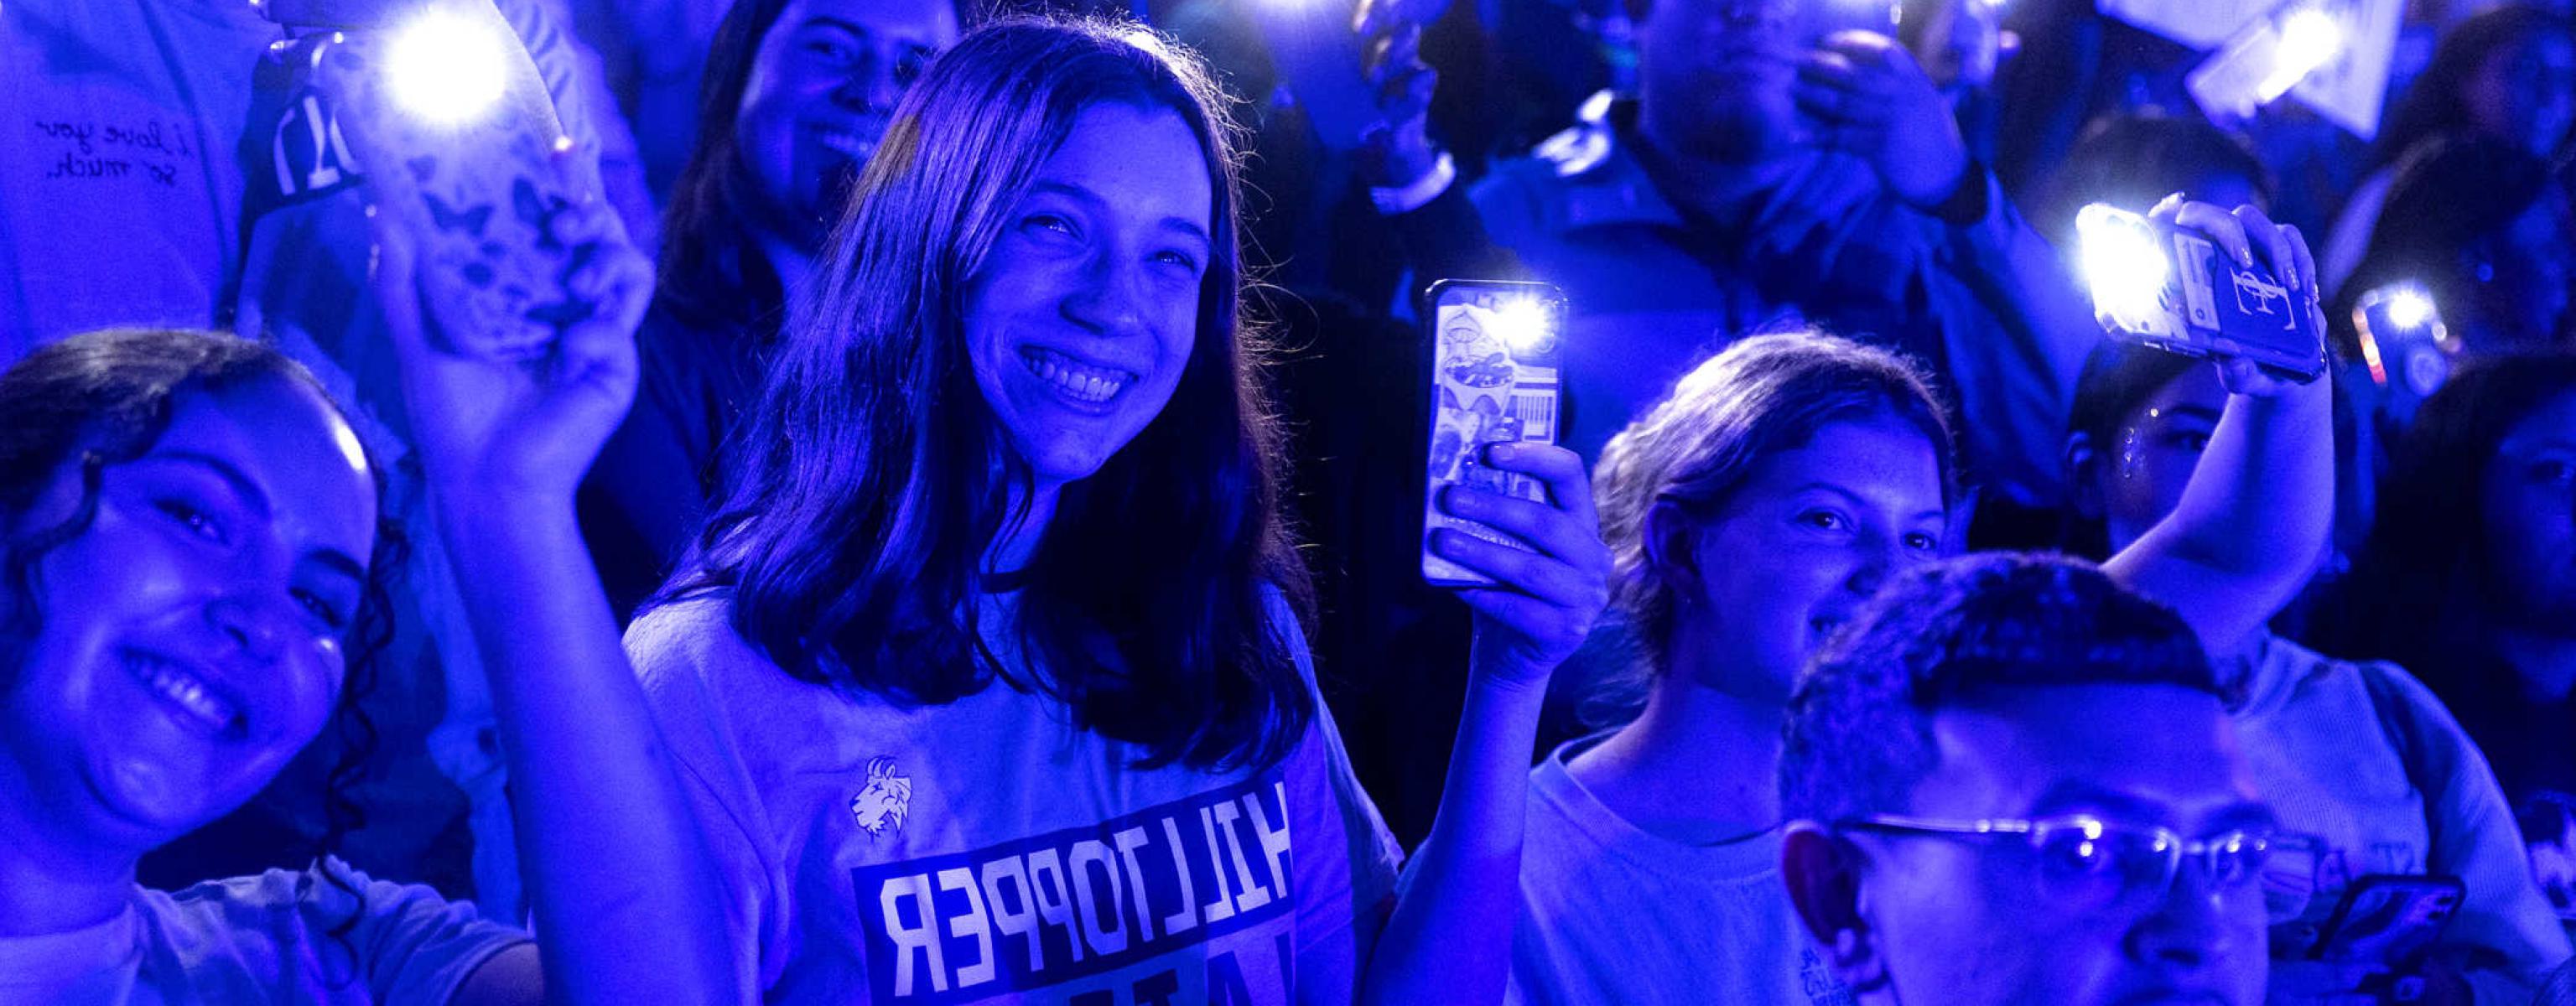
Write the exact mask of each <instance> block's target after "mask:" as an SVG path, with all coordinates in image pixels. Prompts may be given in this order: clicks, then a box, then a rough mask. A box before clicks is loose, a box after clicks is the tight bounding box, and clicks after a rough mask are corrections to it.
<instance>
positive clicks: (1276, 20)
mask: <svg viewBox="0 0 2576 1006" xmlns="http://www.w3.org/2000/svg"><path fill="white" fill-rule="evenodd" d="M1239 2H1241V3H1243V4H1244V5H1245V7H1246V14H1247V15H1248V16H1249V17H1250V18H1251V19H1252V23H1253V24H1254V25H1255V26H1256V27H1258V28H1260V30H1261V40H1262V42H1263V43H1264V44H1266V45H1267V46H1269V48H1270V62H1271V67H1272V69H1274V70H1276V71H1277V72H1278V74H1279V82H1280V83H1281V84H1282V85H1284V86H1285V87H1286V88H1287V89H1288V95H1289V97H1290V98H1292V99H1294V100H1295V101H1296V103H1297V107H1298V108H1299V109H1301V110H1303V111H1304V112H1305V113H1306V121H1307V122H1308V123H1310V124H1312V125H1313V126H1314V129H1315V135H1316V136H1317V138H1319V139H1321V140H1322V141H1323V143H1324V146H1325V147H1326V148H1327V149H1330V150H1335V151H1351V150H1357V149H1359V146H1360V139H1361V135H1362V134H1363V133H1365V132H1366V131H1367V130H1368V127H1369V126H1371V125H1373V124H1375V123H1376V122H1377V121H1378V109H1377V98H1378V96H1377V91H1376V89H1374V88H1372V87H1370V86H1369V83H1368V68H1367V66H1366V65H1365V61H1364V57H1365V55H1366V53H1365V52H1364V51H1363V44H1364V41H1365V40H1363V39H1361V38H1360V36H1359V33H1358V32H1355V31H1353V30H1352V28H1351V22H1352V19H1353V18H1354V17H1355V16H1357V15H1358V13H1359V5H1358V4H1356V3H1354V2H1352V0H1239Z"/></svg>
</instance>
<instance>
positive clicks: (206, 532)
mask: <svg viewBox="0 0 2576 1006" xmlns="http://www.w3.org/2000/svg"><path fill="white" fill-rule="evenodd" d="M153 506H154V508H156V509H158V510H160V511H161V512H162V513H163V514H166V515H168V516H169V518H170V519H171V520H174V521H177V522H179V524H180V525H181V526H184V527H186V528H187V529H188V530H190V531H192V532H195V533H196V534H197V535H198V536H199V537H202V538H204V539H206V540H207V541H211V542H215V543H217V544H221V543H222V542H223V540H224V529H223V527H222V526H221V525H218V524H216V523H215V518H214V517H213V516H211V515H209V514H207V513H206V512H205V511H203V510H199V509H197V508H196V507H194V506H191V505H189V504H188V503H186V502H183V501H181V500H162V501H160V502H159V503H155V504H153Z"/></svg>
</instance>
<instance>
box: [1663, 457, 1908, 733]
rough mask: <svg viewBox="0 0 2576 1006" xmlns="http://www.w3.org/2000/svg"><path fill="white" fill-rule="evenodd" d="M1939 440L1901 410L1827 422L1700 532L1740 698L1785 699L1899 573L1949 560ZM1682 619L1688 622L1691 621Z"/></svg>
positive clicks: (1703, 579) (1720, 655)
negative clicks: (1825, 646) (1807, 667)
mask: <svg viewBox="0 0 2576 1006" xmlns="http://www.w3.org/2000/svg"><path fill="white" fill-rule="evenodd" d="M1946 528H1947V514H1946V512H1945V511H1944V510H1943V508H1942V501H1941V466H1940V459H1939V457H1938V455H1936V454H1935V452H1934V448H1933V445H1932V442H1931V441H1930V440H1929V439H1927V438H1926V437H1925V436H1924V435H1923V433H1922V431H1921V430H1918V429H1916V428H1915V427H1914V425H1913V424H1911V423H1908V422H1906V421H1905V420H1903V419H1899V418H1897V417H1896V416H1895V415H1894V414H1893V413H1889V412H1883V411H1882V412H1879V413H1875V414H1873V415H1871V416H1868V417H1865V418H1859V419H1852V420H1845V421H1840V422H1834V423H1828V424H1826V425H1825V426H1824V427H1822V428H1820V429H1818V430H1817V431H1816V435H1815V436H1814V437H1812V438H1810V439H1809V440H1808V442H1807V443H1805V444H1803V445H1801V446H1799V447H1796V448H1793V449H1791V450H1786V451H1782V452H1780V453H1778V454H1775V455H1773V456H1772V457H1770V458H1769V459H1767V460H1766V461H1764V462H1763V463H1761V464H1760V465H1759V466H1758V467H1757V468H1756V469H1755V470H1754V472H1753V474H1752V476H1751V478H1749V479H1748V480H1747V481H1746V482H1745V483H1744V485H1743V486H1742V488H1740V489H1738V490H1737V491H1736V493H1735V494H1734V495H1733V496H1732V497H1730V498H1728V500H1727V501H1726V503H1725V505H1724V506H1723V507H1722V508H1720V509H1719V511H1718V512H1717V513H1716V514H1715V515H1714V516H1713V517H1711V518H1710V519H1708V520H1706V521H1704V522H1702V523H1701V524H1700V525H1699V526H1698V528H1697V531H1696V533H1695V534H1694V535H1693V536H1692V537H1693V538H1694V540H1695V547H1694V549H1693V552H1694V555H1693V562H1692V568H1693V569H1695V570H1697V571H1698V576H1699V581H1700V582H1699V588H1700V589H1699V590H1698V591H1697V593H1698V596H1697V597H1696V598H1692V599H1691V600H1690V602H1688V603H1685V604H1684V605H1683V608H1682V610H1683V611H1684V612H1686V613H1688V612H1691V611H1694V610H1696V611H1698V612H1704V613H1705V615H1704V617H1705V618H1707V619H1708V620H1710V623H1711V624H1712V626H1713V627H1714V630H1715V637H1716V638H1715V639H1714V640H1712V641H1710V643H1709V645H1710V646H1711V648H1712V649H1714V650H1715V651H1716V654H1717V656H1716V659H1714V660H1711V661H1708V662H1707V663H1708V664H1709V665H1710V666H1712V667H1714V668H1717V669H1719V670H1720V671H1721V672H1722V673H1723V674H1724V675H1725V680H1723V681H1712V682H1708V684H1709V685H1711V686H1712V687H1717V688H1720V689H1722V690H1727V691H1731V692H1738V693H1741V692H1745V691H1747V690H1751V691H1753V692H1755V693H1757V694H1756V695H1754V696H1752V697H1758V698H1761V699H1764V700H1766V701H1777V702H1785V701H1787V699H1788V695H1789V687H1790V684H1791V682H1793V681H1794V680H1795V679H1796V675H1797V672H1798V669H1799V668H1800V667H1801V666H1803V665H1804V664H1805V663H1806V659H1807V655H1808V653H1809V652H1811V651H1812V650H1814V649H1815V647H1816V645H1817V644H1818V643H1821V642H1823V641H1824V638H1825V636H1826V635H1827V634H1829V633H1831V632H1832V631H1833V630H1835V629H1836V628H1839V627H1840V626H1841V625H1842V624H1843V623H1844V622H1846V621H1849V620H1850V619H1851V617H1852V615H1853V613H1854V612H1855V611H1856V610H1857V609H1858V608H1859V607H1860V604H1861V602H1863V601H1865V600H1868V599H1869V597H1870V596H1871V595H1872V594H1875V593H1877V592H1878V588H1879V585H1880V584H1881V583H1883V582H1885V580H1886V579H1887V577H1888V575H1889V574H1890V573H1893V572H1895V571H1897V570H1900V569H1904V568H1906V567H1909V566H1912V565H1915V564H1919V563H1924V562H1929V561H1931V560H1933V559H1937V558H1939V557H1940V552H1941V542H1942V538H1943V533H1944V531H1945V530H1946ZM1685 617H1691V616H1689V615H1688V614H1686V615H1685Z"/></svg>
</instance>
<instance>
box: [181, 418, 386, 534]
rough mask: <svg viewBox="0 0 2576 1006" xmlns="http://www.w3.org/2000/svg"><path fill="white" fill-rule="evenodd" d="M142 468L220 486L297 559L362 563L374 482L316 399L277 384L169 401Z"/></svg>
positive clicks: (353, 438) (351, 437) (340, 423)
mask: <svg viewBox="0 0 2576 1006" xmlns="http://www.w3.org/2000/svg"><path fill="white" fill-rule="evenodd" d="M143 457H144V458H149V459H156V460H162V461H170V462H176V463H183V464H189V465H193V466H196V467H198V468H201V469H204V470H205V471H206V472H207V473H208V474H210V475H212V476H214V477H217V478H220V479H222V480H224V481H225V482H227V483H228V484H229V485H230V488H232V489H234V490H235V491H237V492H238V493H239V494H240V495H242V496H243V497H244V502H245V503H247V504H249V505H251V506H253V508H254V509H256V510H260V511H264V512H265V513H266V514H267V515H268V517H269V518H270V519H271V520H272V521H274V522H275V523H276V524H277V525H278V527H279V530H280V531H281V532H282V533H285V534H287V535H289V536H290V537H292V538H296V539H300V540H299V541H298V542H297V544H298V545H299V546H301V547H302V548H306V549H323V548H327V549H333V550H337V551H341V552H345V553H348V554H350V555H352V556H353V557H355V558H358V559H360V560H363V559H365V557H366V556H367V554H368V552H369V551H370V549H371V546H372V544H373V542H374V539H375V521H376V491H375V473H374V471H373V470H372V468H371V467H370V465H369V463H368V460H367V453H366V449H365V448H364V447H363V446H362V445H361V444H360V442H359V440H358V435H357V432H356V431H355V430H353V429H351V428H350V426H349V423H348V421H347V420H345V419H343V418H342V417H341V415H340V412H339V410H338V409H336V408H335V407H333V406H332V405H331V403H330V402H328V401H326V400H324V399H323V397H322V395H321V393H320V392H318V391H315V390H314V389H312V388H310V387H308V386H305V385H303V384H301V383H299V382H296V381H291V380H287V379H284V378H261V379H254V380H251V381H247V382H244V383H241V384H237V385H232V386H229V387H226V388H223V389H219V390H193V391H182V392H179V393H177V394H175V395H173V396H172V398H171V402H170V423H169V425H168V426H167V427H166V428H165V429H164V430H163V431H162V433H161V436H160V438H159V439H158V440H156V441H155V442H154V443H153V445H152V447H151V448H150V449H149V450H147V451H146V452H145V453H144V455H143Z"/></svg>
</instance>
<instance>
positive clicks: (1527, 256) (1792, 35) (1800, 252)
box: [1474, 0, 2097, 505]
mask: <svg viewBox="0 0 2576 1006" xmlns="http://www.w3.org/2000/svg"><path fill="white" fill-rule="evenodd" d="M1823 2H1825V0H1763V2H1759V3H1734V2H1724V0H1655V2H1651V3H1649V2H1646V0H1638V2H1636V3H1632V4H1630V10H1631V12H1632V13H1633V14H1634V16H1635V21H1636V26H1637V29H1636V30H1637V39H1638V45H1637V57H1638V73H1637V80H1638V89H1637V93H1635V94H1634V95H1621V94H1613V93H1610V92H1603V93H1601V94H1598V95H1595V96H1594V97H1593V98H1592V99H1591V100H1589V101H1587V102H1586V103H1585V104H1584V106H1583V108H1582V110H1581V112H1580V114H1579V115H1578V117H1577V122H1576V123H1575V125H1574V126H1573V128H1571V129H1568V130H1566V131H1565V132H1563V133H1560V134H1558V135H1557V136H1555V137H1553V138H1551V139H1549V140H1548V141H1547V142H1546V143H1544V144H1542V145H1541V146H1540V147H1539V148H1538V149H1537V151H1535V152H1534V154H1533V156H1531V157H1529V158H1526V159H1521V160H1515V161H1509V162H1505V163H1503V164H1500V165H1497V166H1496V167H1495V169H1494V172H1493V174H1491V175H1490V176H1488V177H1487V178H1486V179H1485V180H1484V181H1482V182H1480V183H1478V185H1477V186H1476V188H1475V191H1474V198H1475V202H1476V206H1477V209H1478V210H1479V213H1480V216H1481V217H1482V219H1483V221H1484V224H1485V227H1486V228H1487V230H1488V231H1489V232H1490V233H1491V235H1492V240H1493V243H1494V244H1495V245H1497V246H1499V247H1501V248H1503V249H1506V250H1508V251H1510V252H1512V253H1514V254H1515V255H1516V256H1517V257H1518V259H1519V261H1520V264H1521V265H1522V267H1524V268H1525V269H1526V271H1527V273H1528V274H1529V275H1531V276H1534V277H1536V278H1539V279H1544V280H1547V281H1549V282H1552V283H1555V284H1558V285H1560V286H1562V287H1564V288H1565V289H1566V291H1567V293H1568V295H1569V296H1570V298H1571V300H1572V302H1573V318H1572V320H1571V321H1570V323H1569V325H1568V332H1567V335H1566V339H1565V347H1566V348H1565V353H1566V364H1565V370H1566V374H1567V385H1566V389H1567V390H1566V397H1567V402H1566V413H1567V415H1566V425H1565V430H1566V438H1565V439H1566V442H1567V443H1568V444H1569V445H1570V446H1572V447H1574V448H1575V449H1576V450H1577V451H1579V452H1582V453H1584V454H1585V455H1586V456H1587V457H1589V456H1593V455H1595V454H1597V453H1598V452H1599V450H1600V449H1601V445H1602V444H1603V443H1604V442H1606V441H1607V440H1608V439H1609V437H1610V435H1611V434H1612V433H1614V432H1616V431H1617V430H1619V429H1620V428H1621V427H1623V426H1625V425H1626V424H1627V423H1628V421H1629V420H1630V419H1632V418H1633V417H1634V415H1635V414H1636V412H1637V411H1638V410H1640V409H1642V408H1643V407H1645V406H1646V405H1648V404H1650V403H1652V402H1654V401H1656V400H1658V399H1659V398H1661V397H1662V396H1663V394H1664V392H1665V391H1667V390H1668V389H1670V388H1671V387H1672V384H1673V382H1674V380H1675V379H1676V378H1678V377H1679V376H1680V375H1681V373H1682V372H1684V371H1685V370H1687V369H1689V367H1690V366H1691V365H1692V364H1693V363H1694V362H1695V361H1697V360H1700V359H1703V358H1705V357H1707V356H1708V355H1710V354H1711V353H1712V352H1714V351H1716V350H1718V349H1721V348H1723V347H1724V346H1726V345H1727V344H1728V343H1730V342H1732V341H1734V340H1736V339H1738V338H1741V337H1743V336H1744V335H1746V334H1748V333H1751V332H1755V331H1761V330H1765V329H1767V328H1769V327H1772V326H1775V325H1779V324H1783V323H1798V322H1807V323H1813V324H1817V325H1821V326H1823V327H1826V328H1829V329H1831V330H1833V331H1837V332H1842V333H1845V334H1848V335H1850V336H1852V337H1854V338H1859V339H1862V340H1864V341H1868V342H1872V343H1875V344H1880V345H1886V346H1890V347H1894V348H1898V349H1901V350H1903V351H1905V352H1907V353H1909V354H1911V355H1913V356H1915V357H1917V358H1919V359H1922V360H1924V361H1926V362H1927V363H1928V364H1930V366H1931V368H1932V371H1933V373H1934V374H1935V377H1936V381H1937V383H1938V384H1939V386H1940V387H1941V388H1943V389H1944V390H1945V392H1946V393H1947V394H1948V395H1949V397H1951V398H1952V399H1953V400H1955V401H1956V402H1958V403H1960V406H1961V408H1962V409H1963V410H1964V412H1965V414H1967V415H1969V416H1971V417H1973V418H1974V420H1975V421H1974V422H1973V423H1970V424H1968V425H1966V426H1964V427H1962V432H1963V433H1964V436H1965V439H1966V444H1965V447H1966V457H1965V461H1966V464H1967V471H1968V473H1969V476H1970V481H1971V482H1973V483H1977V484H1982V485H1984V486H1985V487H1986V488H1987V489H1988V490H1989V491H1990V492H1992V493H1994V494H1996V495H1997V496H2000V497H2002V498H2005V499H2009V500H2012V501H2015V502H2019V503H2024V504H2042V505H2046V504H2053V502H2054V501H2055V500H2056V499H2057V496H2058V492H2059V490H2060V489H2061V488H2062V486H2061V485H2060V482H2059V473H2058V471H2057V469H2056V465H2055V464H2054V463H2053V459H2054V456H2055V448H2054V446H2053V444H2054V441H2055V439H2056V436H2055V433H2054V430H2055V429H2056V428H2057V427H2058V426H2059V425H2060V423H2062V421H2063V417H2064V415H2065V408H2066V394H2067V393H2068V391H2069V389H2071V388H2072V386H2073V384H2074V379H2075V372H2076V370H2077V369H2078V368H2079V367H2080V366H2081V364H2082V362H2083V354H2084V352H2085V351H2086V350H2088V349H2090V348H2091V346H2092V342H2093V340H2094V338H2095V337H2096V334H2097V330H2096V328H2095V327H2094V326H2093V324H2092V323H2091V313H2090V311H2089V309H2086V308H2085V307H2084V306H2083V305H2081V304H2080V303H2079V302H2078V301H2079V297H2078V294H2077V293H2076V291H2075V290H2074V289H2073V287H2072V285H2071V284H2070V283H2069V282H2068V281H2067V279H2066V277H2065V275H2064V273H2063V272H2062V269H2061V264H2060V262H2059V260H2058V258H2057V256H2056V254H2055V252H2054V250H2053V249H2051V248H2050V247H2049V246H2048V244H2047V243H2046V242H2045V241H2043V240H2041V239H2040V238H2039V236H2038V235H2037V234H2035V233H2033V232H2032V231H2031V229H2030V228H2029V227H2027V226H2026V225H2024V224H2023V223H2022V220H2021V217H2020V214H2019V212H2018V211H2017V210H2015V209H2014V208H2013V207H2012V206H2011V205H2010V204H2009V203H2008V202H2007V201H2006V200H2005V199H2004V197H2003V195H2002V193H2001V191H2000V190H1999V188H1998V187H1997V186H1996V184H1995V181H1994V178H1993V175H1992V173H1991V172H1990V171H1988V170H1987V169H1986V167H1985V166H1983V165H1980V164H1978V163H1976V161H1975V160H1974V159H1972V158H1971V157H1970V156H1969V152H1968V148H1967V146H1966V144H1965V143H1964V142H1963V141H1962V139H1961V135H1960V130H1959V127H1958V125H1957V123H1956V122H1955V121H1954V120H1953V118H1952V111H1951V108H1950V104H1949V101H1948V99H1947V98H1946V97H1945V96H1944V95H1943V94H1942V92H1941V91H1940V89H1939V88H1938V87H1936V86H1935V84H1934V83H1933V81H1932V79H1931V77H1929V76H1928V75H1927V74H1926V73H1925V72H1924V71H1923V69H1922V68H1921V67H1920V66H1918V65H1917V63H1916V61H1915V58H1914V56H1913V55H1911V54H1910V53H1908V52H1907V51H1906V50H1905V49H1904V48H1903V47H1901V46H1900V45H1898V44H1897V43H1896V42H1895V41H1894V40H1892V39H1889V38H1887V37H1885V36H1883V35H1877V34H1872V33H1869V32H1859V31H1851V32H1841V33H1836V34H1833V35H1831V36H1829V37H1825V38H1822V39H1819V38H1816V37H1814V36H1813V35H1812V33H1811V30H1810V29H1809V28H1808V27H1807V26H1809V25H1812V24H1813V23H1814V21H1813V20H1812V19H1811V18H1810V15H1811V14H1812V13H1813V11H1812V10H1811V7H1812V6H1813V5H1814V4H1820V3H1823Z"/></svg>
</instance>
